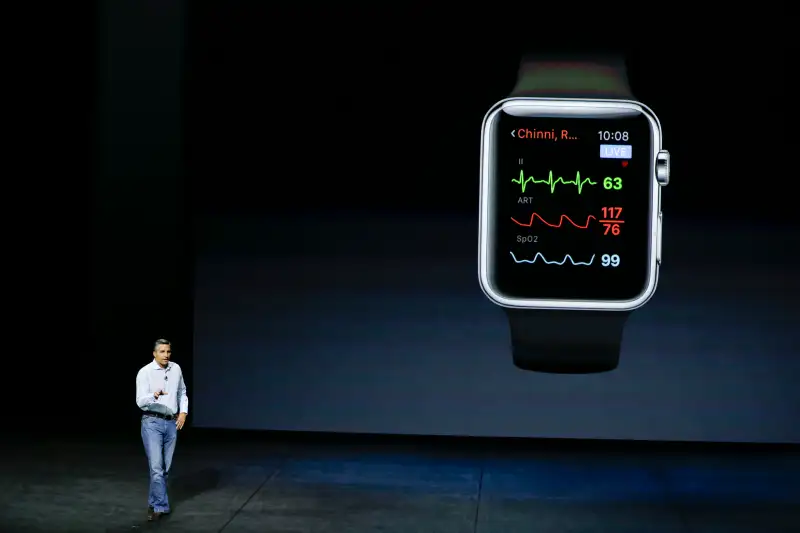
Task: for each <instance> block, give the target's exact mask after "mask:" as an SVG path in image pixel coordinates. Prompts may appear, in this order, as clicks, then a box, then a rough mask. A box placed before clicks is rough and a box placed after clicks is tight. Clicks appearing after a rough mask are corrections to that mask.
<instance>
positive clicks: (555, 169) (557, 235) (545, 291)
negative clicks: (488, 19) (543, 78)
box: [483, 106, 657, 302]
mask: <svg viewBox="0 0 800 533" xmlns="http://www.w3.org/2000/svg"><path fill="white" fill-rule="evenodd" d="M495 113H496V114H495V116H494V117H493V118H492V120H491V121H490V122H491V127H490V129H489V132H488V133H487V132H486V131H485V132H484V135H485V136H486V137H485V138H484V143H487V142H488V143H491V147H492V148H491V150H488V151H487V152H485V153H487V154H489V155H488V160H487V161H486V162H485V166H484V169H485V171H486V173H487V174H488V175H487V176H485V177H484V179H488V180H489V184H488V190H489V191H490V194H489V196H488V197H487V198H486V199H485V200H484V201H485V204H484V207H483V208H484V209H486V210H487V212H488V225H487V232H486V235H485V240H486V242H485V243H484V245H485V246H486V248H487V249H486V250H485V253H486V254H487V258H488V270H487V280H488V283H489V284H490V285H491V290H492V292H494V293H495V294H498V295H500V296H501V297H503V298H510V299H519V300H581V301H617V302H623V301H631V300H635V299H637V298H639V297H641V296H642V294H643V293H644V292H645V291H646V290H647V288H648V286H649V285H648V284H649V283H650V279H649V278H650V274H651V269H650V264H651V257H652V255H651V253H652V249H651V247H652V246H654V245H653V243H651V239H652V237H651V235H652V213H653V209H657V206H653V205H652V203H653V198H657V196H654V194H653V192H654V189H653V188H654V187H657V185H656V184H655V182H654V179H653V158H654V155H653V154H654V146H653V143H654V142H656V141H655V139H654V127H655V126H654V122H653V121H652V119H651V118H649V117H648V115H646V114H645V113H644V112H643V111H642V110H641V109H637V108H634V107H633V106H631V108H630V109H624V108H623V109H615V110H613V112H611V111H609V110H605V111H603V112H597V111H594V112H593V111H592V110H591V108H587V109H586V111H585V112H581V113H577V112H574V111H573V112H571V113H565V114H564V116H557V114H554V113H552V112H551V113H548V114H544V113H535V114H534V113H531V112H530V111H526V112H524V113H515V112H514V108H513V107H511V108H501V109H500V110H498V111H496V112H495ZM484 190H486V189H484Z"/></svg>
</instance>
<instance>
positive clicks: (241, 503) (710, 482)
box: [0, 419, 800, 533]
mask: <svg viewBox="0 0 800 533" xmlns="http://www.w3.org/2000/svg"><path fill="white" fill-rule="evenodd" d="M84 422H85V423H86V424H98V425H102V424H103V421H102V420H97V421H91V420H89V419H86V420H84ZM3 447H4V448H5V450H4V456H5V460H4V461H3V467H2V470H3V471H2V479H0V530H1V531H8V532H14V533H24V532H28V531H47V532H56V531H74V532H81V533H90V532H95V531H97V532H121V531H141V530H146V529H149V530H159V531H164V532H167V531H187V532H188V531H191V532H196V533H199V532H206V531H207V532H212V531H214V532H218V531H225V532H226V533H234V532H259V533H262V532H267V531H269V532H283V533H289V532H303V533H306V532H308V533H328V532H330V533H351V532H352V533H355V532H358V533H361V532H373V531H380V532H398V533H411V532H423V533H451V532H452V533H456V532H458V533H462V532H463V533H467V532H469V533H475V532H477V533H515V532H524V533H551V532H552V533H565V532H571V533H579V532H592V533H602V532H609V533H611V532H613V533H649V532H664V533H683V532H691V533H706V532H708V533H711V532H714V533H717V532H719V533H739V532H741V533H745V532H746V533H791V532H797V531H798V524H800V487H798V479H800V453H798V452H797V448H793V449H786V448H768V449H755V450H754V449H752V448H748V449H744V448H736V449H731V448H727V447H719V446H717V447H714V448H707V447H703V448H698V447H693V448H689V447H687V446H676V445H662V446H651V445H638V446H636V447H635V448H632V447H631V445H630V444H619V443H611V442H598V443H570V442H561V443H553V442H552V441H512V444H509V443H508V441H495V440H479V441H475V440H472V441H468V440H466V439H447V440H430V439H427V440H422V439H419V440H410V439H407V438H406V439H377V440H376V439H370V440H367V439H366V438H358V437H353V436H351V437H339V438H325V440H324V441H323V439H322V438H320V437H308V436H305V437H293V438H291V439H288V438H286V437H283V438H278V437H276V436H274V435H271V436H265V435H264V434H248V433H226V432H215V431H208V430H199V429H192V428H188V429H187V430H185V431H184V433H182V434H181V436H180V441H179V443H178V448H177V451H176V455H175V463H174V469H173V473H172V478H171V480H170V483H171V489H170V496H171V500H172V505H173V512H172V515H171V516H169V517H168V518H167V519H165V520H162V521H161V522H160V523H158V524H148V523H147V522H146V520H145V514H146V507H147V465H146V460H145V457H144V452H143V450H142V446H141V442H140V440H139V435H138V427H137V426H136V422H135V421H132V424H131V431H130V434H129V435H127V436H122V437H120V436H119V435H109V436H106V437H102V436H97V437H93V438H91V439H87V438H84V439H82V440H77V439H61V440H53V439H42V440H38V441H30V440H28V439H25V440H24V442H23V441H22V440H12V441H6V442H5V443H4V446H3Z"/></svg>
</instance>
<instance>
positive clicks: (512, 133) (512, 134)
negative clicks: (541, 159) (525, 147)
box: [511, 130, 517, 139]
mask: <svg viewBox="0 0 800 533" xmlns="http://www.w3.org/2000/svg"><path fill="white" fill-rule="evenodd" d="M511 136H512V137H514V138H515V139H516V138H517V136H516V135H514V130H511Z"/></svg>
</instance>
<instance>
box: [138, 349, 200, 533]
mask: <svg viewBox="0 0 800 533" xmlns="http://www.w3.org/2000/svg"><path fill="white" fill-rule="evenodd" d="M171 358H172V347H171V345H170V342H169V341H168V340H166V339H158V340H157V341H156V342H155V344H154V346H153V361H152V362H151V363H150V364H148V365H145V366H144V367H142V369H141V370H139V374H137V376H136V405H138V406H139V408H141V409H142V411H144V414H143V415H142V441H143V442H144V450H145V453H147V462H148V463H149V465H150V495H149V500H148V503H149V506H148V509H147V519H148V520H150V521H154V520H158V519H159V518H161V517H162V516H163V515H166V514H169V512H170V508H169V499H168V498H167V478H168V476H169V469H170V466H171V465H172V454H173V453H174V452H175V444H176V442H177V438H178V433H177V432H178V431H179V430H180V429H181V428H183V424H184V423H185V422H186V415H187V413H188V412H189V396H188V395H187V394H186V384H185V383H184V381H183V373H182V372H181V367H180V366H178V364H177V363H173V362H172V361H170V359H171Z"/></svg>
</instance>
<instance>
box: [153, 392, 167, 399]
mask: <svg viewBox="0 0 800 533" xmlns="http://www.w3.org/2000/svg"><path fill="white" fill-rule="evenodd" d="M165 394H167V393H166V392H164V391H163V390H160V391H158V392H157V393H155V394H153V396H154V397H155V399H156V400H158V397H159V396H163V395H165Z"/></svg>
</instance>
